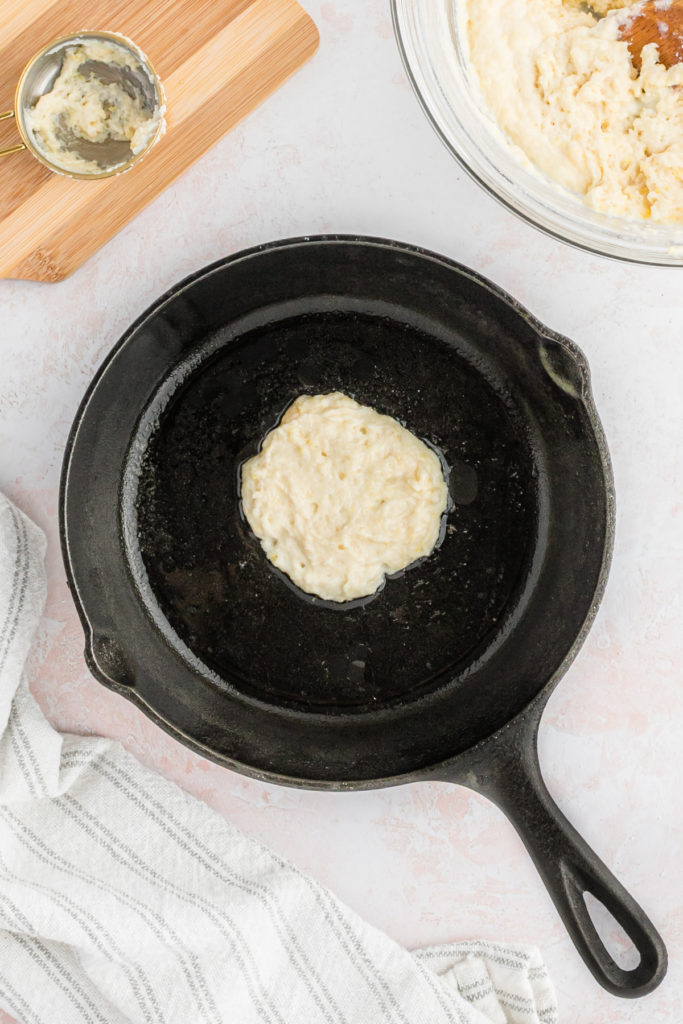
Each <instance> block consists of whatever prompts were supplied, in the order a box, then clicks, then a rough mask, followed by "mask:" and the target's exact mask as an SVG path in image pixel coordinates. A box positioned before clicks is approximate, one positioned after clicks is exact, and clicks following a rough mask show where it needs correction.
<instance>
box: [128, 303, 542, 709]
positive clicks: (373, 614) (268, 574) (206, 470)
mask: <svg viewBox="0 0 683 1024" xmlns="http://www.w3.org/2000/svg"><path fill="white" fill-rule="evenodd" d="M196 362H197V360H196V357H195V359H194V360H193V361H192V363H191V365H190V367H189V368H188V366H186V365H181V366H180V367H178V368H177V369H176V372H175V374H174V377H173V381H172V382H169V384H168V386H167V387H166V388H165V389H164V391H163V393H162V395H161V396H160V404H161V405H162V408H160V409H157V408H156V407H155V408H154V409H152V410H150V411H149V414H148V415H149V418H150V420H153V419H156V424H155V425H154V426H153V428H152V431H151V438H150V441H149V444H148V445H147V447H146V448H145V449H144V454H143V457H142V460H141V465H140V466H139V467H137V466H136V468H135V480H136V481H137V482H138V489H137V495H136V501H135V507H136V510H137V526H138V535H139V542H140V551H141V555H142V561H143V563H144V567H145V570H146V574H147V577H148V580H149V585H150V587H151V590H152V592H153V594H154V597H155V599H156V601H157V602H158V604H159V606H160V608H161V611H162V613H163V615H164V616H165V617H166V618H167V620H168V622H169V623H170V624H171V626H172V628H173V630H174V631H175V632H176V634H177V635H178V637H179V638H180V639H181V640H182V641H183V643H184V644H186V645H187V647H188V648H189V649H190V650H191V651H192V652H193V653H194V654H195V655H196V657H197V658H198V659H200V661H201V662H203V663H204V664H205V665H206V666H208V667H209V668H210V669H212V670H213V672H215V673H216V675H217V677H218V678H219V679H221V680H229V681H230V682H231V683H232V684H233V685H234V686H236V687H237V688H239V689H240V690H242V691H243V692H245V693H248V694H251V695H253V696H254V697H257V698H259V699H261V700H265V701H270V702H275V703H279V704H287V705H290V706H292V707H297V708H301V709H302V710H306V711H312V710H318V711H330V712H334V711H336V710H340V709H343V708H347V709H351V708H354V709H356V710H358V711H361V710H366V709H372V708H376V707H379V706H383V705H387V704H391V703H392V702H397V701H402V700H406V699H409V698H412V697H415V696H416V695H418V694H420V693H425V692H427V691H428V690H429V689H430V688H433V687H435V686H438V685H441V684H443V682H444V681H447V680H450V679H452V677H453V675H455V674H457V673H459V672H461V671H462V670H463V669H464V667H465V666H466V665H468V664H469V663H470V662H471V661H472V660H473V659H475V658H476V657H477V656H478V655H479V654H480V653H481V651H482V649H483V647H484V646H485V645H486V644H487V643H489V642H490V639H491V637H492V635H493V634H495V633H496V632H497V631H499V630H500V629H501V626H502V624H503V623H504V622H505V620H506V618H507V617H509V615H510V613H511V610H512V609H513V608H514V605H515V601H516V595H517V594H518V593H519V592H520V590H521V584H522V583H523V581H524V580H525V579H526V578H527V576H528V573H529V567H530V561H531V557H532V553H533V550H534V546H535V537H536V532H537V531H536V520H537V493H536V484H535V466H534V458H533V454H532V452H531V450H530V445H529V441H528V436H527V435H526V434H525V429H524V424H523V422H522V421H520V417H519V414H518V412H517V409H516V406H515V404H514V403H513V402H512V401H511V398H510V396H509V395H507V396H506V395H504V394H499V393H497V392H496V390H495V389H494V387H493V386H492V384H491V383H489V381H488V380H487V379H486V376H485V375H484V374H483V373H482V372H481V371H480V370H479V369H477V368H475V367H473V366H472V364H471V363H469V362H468V361H467V360H466V359H464V358H463V357H462V356H461V355H460V353H459V352H458V351H457V349H456V348H455V347H453V345H449V344H448V343H447V342H446V341H445V340H443V339H441V338H439V337H435V336H434V335H430V334H427V333H426V332H424V331H421V330H419V329H417V328H415V327H413V326H411V325H410V324H407V323H400V322H397V321H396V320H393V319H391V318H390V317H387V316H381V315H377V316H371V315H368V314H367V313H348V314H346V315H345V314H342V313H340V312H338V311H337V312H320V313H318V314H303V315H300V316H293V317H291V318H287V319H283V320H276V321H275V322H272V323H269V324H267V325H265V326H263V327H260V328H257V329H254V330H251V331H247V332H246V333H245V334H244V335H242V336H241V337H239V338H236V339H230V340H229V339H226V337H225V335H224V332H218V334H217V336H215V337H213V338H211V339H210V340H209V341H208V342H207V343H206V345H205V346H203V358H202V360H201V361H200V363H199V366H196ZM334 390H339V391H343V392H345V393H346V394H349V395H351V396H352V397H353V398H355V399H356V400H357V401H359V402H362V403H364V404H368V405H371V406H373V407H374V408H375V409H377V410H378V411H380V412H383V413H388V414H389V415H391V416H395V417H396V418H397V419H399V420H400V421H401V422H402V423H404V424H405V425H406V426H407V427H408V428H409V429H410V430H412V431H413V432H414V433H415V434H417V435H418V436H420V437H422V438H424V439H425V440H427V441H428V442H429V443H430V444H432V445H434V446H435V447H436V448H437V449H438V450H439V451H440V453H441V454H442V456H443V458H444V460H445V464H446V466H447V472H448V474H449V488H450V495H451V508H450V510H449V511H448V513H447V516H446V522H445V523H444V529H443V540H442V543H441V544H440V546H439V547H438V549H437V550H436V551H435V552H434V553H433V554H432V556H431V557H429V558H427V559H424V560H422V561H421V562H420V564H419V565H416V566H414V567H412V568H411V569H409V570H408V571H404V572H403V573H402V574H400V575H397V576H395V577H394V578H392V579H390V580H388V581H387V583H386V585H385V586H384V588H383V589H382V590H381V591H380V592H379V593H377V594H376V595H375V596H374V597H372V598H371V599H370V600H364V601H363V602H360V603H358V602H356V603H354V604H353V605H350V606H349V605H335V604H333V603H328V602H323V601H320V600H319V599H318V600H316V599H311V598H310V597H309V596H307V595H305V594H303V593H302V592H301V591H300V590H298V589H297V588H296V587H295V586H293V585H292V584H291V583H290V582H289V581H288V579H287V577H286V576H284V574H282V573H280V572H278V571H277V570H275V569H274V568H273V566H272V565H271V563H270V562H269V561H268V560H267V559H266V557H265V555H264V554H263V552H262V550H261V547H260V544H259V543H258V540H257V539H256V538H255V537H254V536H253V534H252V533H251V531H250V530H249V527H248V525H247V523H246V522H245V521H244V519H243V517H242V515H241V514H240V503H239V493H238V483H239V475H240V466H241V464H242V462H243V461H244V460H245V459H247V458H249V457H250V456H251V455H253V454H254V453H255V452H256V451H257V449H258V446H259V443H260V442H261V441H262V439H263V437H264V435H265V434H266V432H267V431H268V430H269V429H270V428H272V427H273V426H274V425H275V424H276V423H277V421H278V419H279V417H280V415H281V413H282V412H283V410H284V409H286V408H287V406H288V405H289V404H290V403H291V402H292V401H293V400H294V399H295V398H296V397H297V396H298V395H300V394H302V393H307V394H319V393H326V392H329V391H334Z"/></svg>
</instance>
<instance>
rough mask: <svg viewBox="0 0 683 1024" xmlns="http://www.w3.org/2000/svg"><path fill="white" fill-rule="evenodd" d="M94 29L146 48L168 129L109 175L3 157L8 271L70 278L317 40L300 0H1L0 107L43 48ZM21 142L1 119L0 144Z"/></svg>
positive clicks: (4, 270)
mask: <svg viewBox="0 0 683 1024" xmlns="http://www.w3.org/2000/svg"><path fill="white" fill-rule="evenodd" d="M86 29H90V30H96V31H98V30H99V31H110V32H120V33H123V35H125V36H128V37H129V38H130V39H132V40H134V42H136V43H137V44H138V46H140V47H141V48H142V50H143V51H144V52H145V53H146V54H147V56H148V57H149V59H150V60H151V62H152V64H153V65H154V67H155V69H156V71H157V73H158V74H159V76H160V78H161V80H162V81H163V83H164V87H165V89H166V101H167V113H166V121H167V130H166V134H165V135H164V137H163V138H162V139H161V140H160V141H159V142H158V143H157V144H156V145H155V146H154V148H153V149H152V150H151V151H150V153H149V154H148V155H147V156H146V157H145V158H144V159H143V160H142V161H141V162H140V163H139V164H138V165H137V166H135V167H133V168H132V169H131V170H130V171H129V172H127V173H126V174H122V175H121V176H120V177H116V178H109V179H103V180H101V181H72V180H71V179H69V178H64V177H61V176H60V175H57V174H53V173H52V172H50V171H48V170H47V169H46V168H45V167H43V166H42V165H41V164H40V163H39V162H38V161H37V160H36V159H35V158H34V157H33V156H31V155H30V154H29V153H27V152H21V153H16V154H13V155H11V156H4V157H0V277H12V278H28V279H30V280H34V281H61V280H62V279H63V278H64V277H66V276H67V275H68V274H70V273H72V271H74V270H76V268H77V267H80V266H81V264H82V263H84V262H85V260H87V259H88V257H89V256H91V255H92V254H93V253H94V252H95V251H96V250H97V249H99V248H100V246H102V245H104V243H105V242H107V241H108V240H109V239H110V238H111V237H112V235H114V234H116V232H117V231H119V230H120V229H121V228H122V227H123V226H124V224H127V223H128V221H129V220H131V218H132V217H134V216H135V215H136V213H138V212H139V211H140V210H141V209H142V208H143V207H144V206H146V205H147V203H149V202H151V200H152V199H154V198H155V196H157V195H158V194H159V192H161V190H162V189H164V188H166V186H167V185H169V184H170V183H171V182H172V181H173V180H174V179H175V178H177V177H178V175H179V174H182V172H183V171H184V170H185V169H186V168H187V167H189V166H190V164H191V163H193V162H194V161H195V160H197V159H198V158H199V157H200V156H201V155H202V154H203V153H205V152H206V150H207V149H208V148H209V147H210V146H212V145H213V144H214V143H215V142H217V141H218V139H220V138H221V136H222V135H224V134H225V133H226V132H227V131H229V130H230V128H232V127H233V126H234V125H235V124H236V123H237V122H238V121H239V120H241V118H243V117H244V116H245V115H246V114H248V113H249V111H250V110H252V109H253V108H254V107H255V106H257V105H258V104H259V103H260V102H261V101H262V100H263V99H265V97H266V96H268V95H269V94H270V93H271V92H273V91H274V90H275V89H276V88H277V87H278V86H279V85H280V84H281V83H282V82H283V81H284V80H285V79H286V78H288V77H289V76H290V75H291V74H292V73H293V72H294V71H296V70H297V68H298V67H300V65H301V64H303V63H304V61H306V60H307V59H308V58H309V57H310V56H311V55H312V54H313V53H314V52H315V50H316V48H317V45H318V32H317V29H316V27H315V25H314V23H313V22H312V20H311V19H310V18H309V16H308V15H307V14H306V12H305V11H304V10H302V8H301V7H300V6H299V5H298V4H297V3H295V0H73V2H71V0H69V2H65V0H21V2H17V0H0V111H2V110H9V109H10V108H11V106H12V105H13V102H14V90H15V88H16V83H17V80H18V78H19V75H20V73H21V71H22V69H23V67H24V65H25V64H26V62H27V61H28V60H29V59H30V58H31V57H32V56H33V54H34V53H36V52H37V50H39V49H40V48H41V47H42V46H44V45H45V44H47V43H49V42H50V41H51V40H52V39H55V38H57V37H58V36H61V35H67V34H71V33H73V32H79V31H84V30H86ZM16 141H17V133H16V128H15V127H14V124H13V120H9V121H5V122H1V123H0V149H3V148H5V146H10V145H12V144H13V143H14V142H16ZM211 199H212V197H211V196H207V202H210V201H211Z"/></svg>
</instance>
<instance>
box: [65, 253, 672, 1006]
mask: <svg viewBox="0 0 683 1024" xmlns="http://www.w3.org/2000/svg"><path fill="white" fill-rule="evenodd" d="M330 391H342V392H344V393H345V394H348V395H350V396H351V397H352V398H355V399H356V400H357V401H358V402H360V403H361V404H365V405H370V406H372V407H373V408H375V409H377V410H378V411H379V412H383V413H387V414H388V415H390V416H393V417H394V418H396V419H398V420H399V421H401V422H402V423H404V424H405V425H406V427H407V428H408V429H409V430H411V431H412V432H413V433H414V434H416V435H417V436H418V437H421V438H424V439H425V441H427V442H428V443H429V444H431V445H433V446H434V448H436V449H437V450H438V451H439V452H441V453H442V454H443V456H444V459H445V462H446V464H447V466H448V471H449V476H448V480H449V490H450V497H451V503H450V507H449V510H448V512H447V519H446V522H445V524H444V532H443V540H442V543H441V544H440V546H439V547H438V548H437V549H436V550H435V551H434V552H433V553H432V555H431V556H430V557H429V558H427V559H425V560H424V561H422V562H421V563H419V564H417V565H415V566H413V567H412V568H410V569H409V570H407V571H405V572H404V573H402V574H400V575H399V576H397V577H395V578H390V579H388V580H387V582H386V585H385V586H384V587H383V588H382V589H381V590H380V591H379V592H378V593H377V594H376V595H374V596H373V597H372V599H370V600H367V601H363V602H360V603H358V602H351V603H350V604H349V606H348V607H346V606H337V607H336V608H334V609H331V608H330V607H327V606H326V605H325V603H324V602H320V601H316V600H314V599H311V598H310V596H306V595H303V594H302V593H301V592H298V591H297V590H296V588H295V587H293V586H292V585H290V584H289V583H288V581H287V580H286V579H285V578H283V577H282V575H281V574H279V573H278V571H277V570H276V569H275V568H274V567H273V566H272V565H271V564H270V563H269V562H268V561H267V559H266V558H265V557H264V555H263V552H262V550H261V548H260V545H259V543H258V540H257V539H256V538H255V537H254V536H253V535H252V534H251V532H250V530H249V528H248V526H247V524H246V522H245V520H244V518H243V516H242V515H241V512H240V498H239V479H240V467H241V466H242V464H243V462H244V461H245V460H246V459H248V458H250V457H251V456H252V455H253V454H254V453H255V451H256V450H257V449H258V446H259V444H260V443H261V441H262V439H263V438H264V437H265V435H266V434H267V433H268V431H269V430H270V429H271V428H272V427H273V426H274V425H275V424H276V423H277V422H278V419H279V417H280V416H281V415H282V413H283V411H284V410H285V409H286V408H287V407H288V406H289V405H290V404H291V402H292V401H294V399H296V398H297V397H298V396H299V395H300V394H302V393H306V394H320V393H326V392H330ZM60 506H61V508H60V511H61V528H62V549H63V554H64V560H65V564H66V569H67V576H68V579H69V583H70V587H71V590H72V593H73V596H74V600H75V602H76V607H77V609H78V612H79V614H80V617H81V620H82V623H83V627H84V631H85V634H86V637H87V638H88V639H87V641H86V648H87V650H86V657H87V660H88V664H89V666H90V668H91V671H92V672H93V674H94V675H95V676H96V677H97V678H98V679H99V680H100V681H101V682H102V683H103V684H104V685H105V686H108V687H110V688H111V689H113V690H115V691H116V692H117V693H119V694H121V695H122V696H124V697H126V698H127V699H128V700H130V701H132V702H133V703H134V704H136V705H137V706H138V707H139V708H141V710H142V711H143V712H144V713H145V714H146V715H148V716H149V717H150V718H151V719H152V720H153V721H155V722H157V723H158V724H159V725H160V726H161V727H162V728H163V729H166V730H167V731H168V732H169V733H170V734H171V735H172V736H175V737H176V738H177V739H178V740H179V741H180V742H182V743H184V744H186V745H187V746H189V747H191V748H193V749H194V750H197V751H199V752H200V753H202V754H204V755H205V756H206V757H210V758H212V759H213V760H215V761H217V762H218V763H220V764H223V765H225V766H226V767H229V768H232V769H234V770H236V771H240V772H244V773H246V774H249V775H252V776H255V777H257V778H260V779H268V780H270V781H272V782H277V783H282V784H285V785H292V786H303V787H309V788H316V789H330V790H332V789H361V788H370V787H373V786H387V785H395V784H399V783H404V782H414V781H419V780H428V779H447V780H449V781H455V782H458V783H461V784H464V785H467V786H470V787H472V788H474V789H477V790H478V791H480V792H482V793H484V794H485V795H487V796H489V797H490V798H491V799H492V800H494V801H495V802H496V803H497V804H498V805H499V806H500V807H501V808H502V809H503V811H504V812H505V813H506V814H508V815H509V817H510V818H511V820H512V822H513V823H514V824H515V826H516V828H517V829H518V831H519V832H520V834H521V835H522V838H523V839H524V842H525V843H526V845H527V847H528V849H529V852H530V854H531V856H532V857H533V859H534V861H535V863H536V865H537V867H538V869H539V872H540V874H541V877H542V878H543V880H544V882H545V884H546V885H547V887H548V890H549V892H550V894H551V896H552V898H553V900H554V901H555V904H556V906H557V908H558V910H559V912H560V914H561V916H562V918H563V920H564V922H565V924H566V926H567V929H568V931H569V934H570V935H571V937H572V939H573V940H574V942H575V943H576V946H577V948H578V950H579V952H580V953H581V955H582V956H583V958H584V960H585V961H586V963H587V965H588V967H589V968H590V970H591V971H592V972H593V974H594V975H595V977H596V979H597V980H598V981H599V982H600V984H602V985H603V986H604V987H605V988H607V989H608V990H609V991H610V992H613V993H614V994H616V995H622V996H634V995H642V994H644V993H645V992H647V991H650V990H651V989H652V988H654V986H655V985H657V984H658V983H659V981H661V979H662V977H663V975H664V973H665V970H666V952H665V949H664V946H663V944H662V941H661V939H660V938H659V936H658V935H657V932H656V931H655V929H654V928H653V926H652V925H651V923H650V922H649V921H648V919H647V917H645V915H644V914H643V912H642V911H641V910H640V909H639V908H638V907H637V905H636V904H635V902H634V901H633V899H632V898H631V897H630V896H629V895H628V893H626V891H625V890H624V889H623V887H622V886H621V885H620V884H619V883H618V882H617V881H616V879H615V878H614V877H613V876H612V875H611V874H610V872H609V871H608V869H607V868H606V867H605V866H604V865H603V864H601V862H600V861H599V860H598V858H597V857H596V856H595V854H593V853H592V852H591V851H590V850H589V848H588V847H587V845H586V844H585V843H584V841H583V840H582V839H581V838H580V836H578V834H577V833H576V831H575V830H574V829H573V828H572V826H571V825H570V824H569V823H568V822H567V821H566V819H565V818H564V817H563V816H562V814H561V813H560V811H559V810H558V808H557V807H556V806H555V804H554V803H553V801H552V799H551V797H550V796H549V794H548V792H547V790H546V788H545V786H544V784H543V781H542V778H541V775H540V771H539V767H538V759H537V753H536V730H537V728H538V721H539V719H540V716H541V713H542V710H543V707H544V706H545V703H546V701H547V699H548V697H549V696H550V693H551V692H552V689H553V687H554V686H555V685H556V684H557V682H558V681H559V680H560V678H561V677H562V675H563V674H564V672H565V671H566V670H567V668H568V667H569V665H570V663H571V661H572V659H573V658H574V656H575V654H576V652H577V651H578V649H579V647H580V646H581V644H582V642H583V640H584V639H585V637H586V634H587V632H588V629H589V628H590V625H591V623H592V621H593V618H594V616H595V613H596V610H597V607H598V604H599V601H600V599H601V597H602V594H603V591H604V587H605V583H606V579H607V572H608V566H609V562H610V557H611V552H612V540H613V533H614V493H613V486H612V475H611V469H610V461H609V455H608V452H607V447H606V444H605V438H604V435H603V432H602V427H601V425H600V421H599V419H598V416H597V413H596V411H595V407H594V405H593V400H592V397H591V392H590V376H589V371H588V365H587V363H586V360H585V357H584V356H583V354H582V353H581V352H580V351H579V350H578V349H577V348H576V346H575V345H573V344H572V343H571V342H570V341H568V340H567V339H565V338H563V337H561V336H560V335H556V334H554V333H553V332H551V331H549V330H548V329H547V328H546V327H544V326H543V325H542V324H540V323H539V322H538V321H537V320H536V319H535V318H534V317H533V316H531V315H530V314H529V313H528V312H527V311H526V310H525V309H524V308H523V307H521V306H520V305H519V304H518V303H517V302H516V301H515V300H514V299H512V298H511V297H510V296H509V295H507V294H506V293H505V292H503V291H501V290H500V289H499V288H497V287H496V286H495V285H493V284H492V283H491V282H490V281H487V280H486V279H485V278H483V277H481V276H480V275H478V274H476V273H474V272H473V271H472V270H469V269H468V268H466V267H464V266H461V265H460V264H457V263H454V262H453V261H451V260H449V259H446V258H445V257H443V256H439V255H437V254H435V253H432V252H427V251H425V250H422V249H418V248H416V247H414V246H409V245H405V244H402V243H398V242H393V241H388V240H386V239H376V238H362V237H350V236H335V235H327V236H320V237H317V238H299V239H289V240H285V241H280V242H274V243H272V244H269V245H265V246H261V247H258V248H256V249H250V250H247V251H245V252H241V253H237V254H236V255H234V256H231V257H229V258H227V259H225V260H221V261H219V262H218V263H215V264H213V265H212V266H210V267H207V268H205V269H203V270H201V271H199V272H198V273H197V274H195V275H193V276H192V277H190V278H188V279H187V280H186V281H183V282H181V283H180V284H179V285H177V286H176V287H175V288H174V289H172V290H171V291H170V292H169V293H167V294H166V295H164V296H163V297H162V298H161V299H159V301H158V302H156V303H155V304H154V305H153V306H152V307H151V308H150V309H149V310H148V311H147V312H146V313H145V314H144V315H143V316H142V317H141V318H140V319H139V320H138V321H137V322H136V323H135V324H133V326H132V327H131V328H130V329H129V330H128V331H127V332H126V334H124V336H123V337H122V338H121V340H120V341H119V343H118V344H117V345H116V346H115V347H114V349H113V350H112V351H111V353H110V354H109V356H108V357H107V359H106V360H105V362H104V364H103V365H102V367H101V368H100V370H99V371H98V373H97V375H96V377H95V380H94V381H93V383H92V384H91V386H90V388H89V389H88V392H87V394H86V396H85V398H84V399H83V402H82V404H81V407H80V409H79V411H78V413H77V416H76V419H75V422H74V425H73V428H72V431H71V435H70V438H69V442H68V446H67V451H66V455H65V459H64V467H63V473H62V492H61V503H60ZM597 685H599V683H598V684H597ZM584 892H589V893H592V894H593V895H594V896H595V897H596V898H597V899H598V900H600V901H601V902H602V903H604V904H605V906H606V907H607V908H608V909H609V910H610V911H611V912H612V914H613V915H614V917H615V918H616V920H617V921H618V922H619V923H620V924H621V925H622V926H623V928H624V929H625V931H626V932H627V933H628V935H629V936H630V937H631V939H632V941H633V942H634V944H635V946H636V947H637V948H638V951H639V952H640V955H641V963H640V965H639V966H638V967H637V968H636V969H635V970H633V971H623V970H621V969H620V968H619V967H618V965H617V964H616V963H615V962H614V961H613V959H612V958H611V957H610V956H609V953H608V952H607V950H606V949H605V947H604V946H603V944H602V943H601V941H600V939H599V937H598V935H597V933H596V931H595V929H594V928H593V925H592V923H591V921H590V917H589V915H588V912H587V909H586V906H585V901H584V898H583V894H584Z"/></svg>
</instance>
